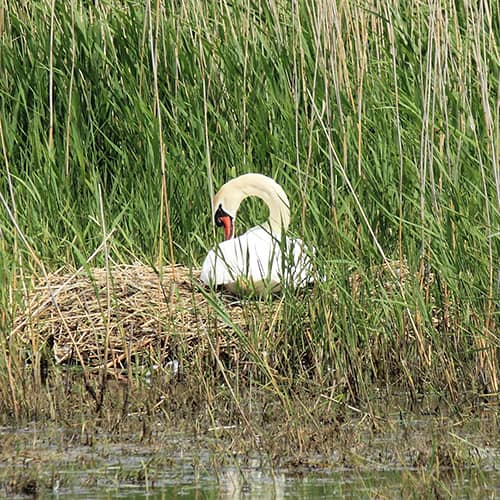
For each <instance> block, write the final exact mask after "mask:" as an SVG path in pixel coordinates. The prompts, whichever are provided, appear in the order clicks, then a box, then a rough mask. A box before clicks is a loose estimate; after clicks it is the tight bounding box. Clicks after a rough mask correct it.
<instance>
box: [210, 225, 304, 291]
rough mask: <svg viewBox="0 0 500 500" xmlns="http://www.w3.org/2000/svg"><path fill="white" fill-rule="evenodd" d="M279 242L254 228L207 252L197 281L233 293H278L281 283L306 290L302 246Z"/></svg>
mask: <svg viewBox="0 0 500 500" xmlns="http://www.w3.org/2000/svg"><path fill="white" fill-rule="evenodd" d="M278 238H279V237H277V236H275V235H273V234H272V233H270V232H269V230H267V229H265V228H264V227H261V226H257V227H254V228H252V229H250V230H248V231H247V232H246V233H245V234H242V235H241V236H239V237H238V238H232V239H230V240H226V241H223V242H222V243H220V244H219V245H218V246H217V247H216V248H215V249H214V250H210V252H208V255H207V257H206V258H205V261H204V262H203V267H202V269H201V275H200V279H201V280H202V281H203V282H204V283H205V284H207V285H215V286H217V285H223V286H224V287H225V288H227V289H228V290H229V291H231V292H233V293H243V292H250V293H251V292H256V293H263V292H265V291H278V290H279V289H280V288H281V285H282V283H286V284H288V285H292V286H294V287H301V286H305V285H306V284H307V283H308V282H310V281H311V273H312V264H311V260H310V258H309V256H308V255H307V253H306V249H305V248H304V243H303V242H302V240H300V239H297V238H286V241H285V242H284V243H282V242H281V241H280V240H279V239H278ZM282 247H283V249H284V250H285V252H286V253H285V254H284V255H283V252H282Z"/></svg>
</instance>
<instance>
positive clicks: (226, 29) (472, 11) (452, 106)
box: [0, 0, 500, 390]
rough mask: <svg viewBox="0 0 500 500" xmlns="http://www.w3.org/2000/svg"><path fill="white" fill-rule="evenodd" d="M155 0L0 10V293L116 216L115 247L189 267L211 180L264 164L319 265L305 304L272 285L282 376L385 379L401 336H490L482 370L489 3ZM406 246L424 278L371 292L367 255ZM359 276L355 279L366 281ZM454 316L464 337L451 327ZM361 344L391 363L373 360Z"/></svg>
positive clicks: (490, 234)
mask: <svg viewBox="0 0 500 500" xmlns="http://www.w3.org/2000/svg"><path fill="white" fill-rule="evenodd" d="M52 4H53V7H54V10H53V11H52V10H51V5H52ZM148 5H149V3H148V2H136V1H133V0H114V1H110V0H106V1H97V2H83V1H77V0H74V1H71V2H52V3H51V2H40V3H37V4H36V5H35V6H31V4H30V5H24V3H23V2H9V3H8V6H7V7H6V8H4V9H3V11H2V12H3V17H2V25H1V27H0V30H1V31H0V37H1V43H0V64H1V69H2V71H1V74H0V121H1V135H2V137H1V138H2V156H3V162H4V168H2V170H1V172H0V193H1V194H2V204H1V206H0V262H1V264H2V267H1V269H0V289H1V290H2V291H1V292H0V297H1V304H0V307H1V308H2V310H3V311H5V312H7V311H11V310H12V309H13V307H14V306H13V302H12V300H13V295H12V294H11V293H9V292H8V290H9V289H10V288H12V287H13V288H15V285H16V283H17V282H16V279H17V278H16V277H17V276H19V273H20V272H21V271H28V270H29V271H30V272H33V273H34V274H36V275H40V274H41V273H42V269H41V263H42V262H43V267H45V268H46V269H47V270H51V269H55V268H57V267H59V266H75V265H81V264H82V263H83V262H84V261H85V259H86V258H88V256H89V255H91V254H92V252H94V250H95V249H96V248H97V247H98V246H99V245H100V244H101V242H102V241H103V238H104V237H105V235H108V234H109V233H110V232H111V231H112V230H114V231H115V232H114V234H113V235H112V237H111V238H110V239H109V245H110V252H111V255H112V256H113V258H114V259H115V260H117V261H123V262H132V261H134V260H142V261H146V262H157V260H158V258H163V259H168V258H169V255H170V254H169V252H168V251H167V250H166V249H167V248H168V247H169V245H170V244H171V245H172V247H173V250H174V257H175V260H176V262H179V263H183V264H185V265H188V266H195V267H197V266H199V263H200V262H201V260H202V258H203V257H204V255H205V253H206V250H207V248H209V247H210V246H212V244H213V242H214V240H213V233H212V227H211V222H210V211H211V210H210V193H211V189H217V188H218V187H219V186H220V185H221V184H222V183H223V182H224V181H226V180H228V179H229V178H230V177H232V176H234V175H237V174H242V173H245V172H250V171H255V172H261V173H264V174H267V175H270V176H272V177H274V178H275V179H276V180H277V181H278V182H279V183H280V184H281V185H282V186H283V187H284V189H285V191H287V193H288V194H289V196H290V199H291V202H292V228H291V231H292V233H295V234H299V235H301V237H303V238H304V239H305V240H306V241H307V242H308V243H310V244H311V245H314V246H315V247H316V251H317V254H316V255H317V266H318V275H321V276H325V277H326V279H325V281H324V282H323V281H321V282H320V283H319V284H318V285H317V286H316V288H315V289H314V291H313V292H311V293H310V294H309V295H307V297H306V298H305V299H304V301H303V302H300V301H299V302H300V307H298V304H296V303H294V300H296V299H295V298H294V297H293V296H290V297H285V299H286V300H285V317H286V318H287V319H286V322H284V323H283V324H282V325H281V327H284V325H286V326H287V327H288V328H289V329H288V330H287V334H286V336H285V337H284V338H285V341H284V344H283V349H284V352H286V353H287V355H288V356H289V357H288V358H287V359H288V360H289V365H288V367H287V368H286V369H283V372H284V373H287V374H288V375H290V376H291V374H290V367H292V366H296V365H294V364H293V363H299V364H300V363H305V365H307V363H316V364H317V365H316V366H317V372H318V373H319V374H320V375H321V377H326V375H325V374H326V373H327V372H328V373H329V374H330V376H334V377H337V379H338V380H340V378H341V377H340V375H339V373H340V371H341V370H346V372H349V373H350V374H354V375H353V376H354V377H358V379H357V380H358V383H361V382H363V381H367V380H368V379H369V378H370V376H371V375H372V374H373V373H381V372H383V373H384V378H386V379H391V377H393V372H391V370H397V373H398V375H397V377H400V374H401V372H404V370H403V369H402V368H401V366H399V368H398V363H399V364H400V363H401V357H403V356H404V355H405V353H406V354H407V355H408V357H409V359H411V356H413V355H418V356H420V358H419V359H420V360H421V361H422V363H421V364H418V363H417V362H415V364H414V366H416V365H418V366H419V368H418V369H419V370H423V368H422V367H423V366H424V365H425V356H426V354H425V352H427V351H429V350H430V351H431V353H432V355H434V354H435V355H436V356H439V355H438V353H439V352H442V353H445V352H446V350H447V349H448V348H450V349H453V352H451V353H450V355H451V356H453V357H455V356H456V358H457V359H456V361H457V362H460V359H461V356H462V354H463V356H464V362H465V361H467V360H468V359H469V358H467V356H466V353H467V352H469V351H471V350H476V351H478V352H482V353H483V354H482V356H483V358H481V359H482V361H481V359H479V360H478V359H476V358H475V362H477V363H478V366H480V367H482V368H480V370H484V369H486V368H484V367H485V366H490V373H492V372H491V370H492V369H494V367H495V366H496V363H497V359H496V356H495V355H494V351H495V349H498V346H499V340H498V336H496V334H495V333H494V332H495V323H496V322H498V294H499V286H500V284H499V279H500V278H499V272H500V271H499V267H498V266H499V253H500V252H499V247H500V243H499V241H500V233H499V210H500V198H499V196H500V173H499V165H498V157H499V151H498V137H499V133H500V132H499V130H498V124H499V117H498V112H499V106H498V102H499V98H500V96H499V95H498V89H499V88H500V87H499V81H498V71H497V69H496V68H497V66H498V46H497V43H496V41H497V40H498V36H499V33H498V29H499V27H498V24H497V20H498V15H499V12H498V5H497V3H496V2H486V3H484V2H483V3H482V4H481V5H480V6H479V5H478V6H476V5H475V4H474V5H472V4H471V5H468V6H466V7H464V6H462V5H459V4H458V3H456V2H450V1H445V2H443V3H438V4H436V3H435V2H429V3H425V2H424V3H422V2H418V3H414V2H403V3H400V2H396V1H394V2H389V3H387V2H386V3H383V2H382V3H380V4H377V3H375V4H374V3H373V2H363V1H362V2H360V3H359V2H358V3H353V2H327V1H325V2H316V1H313V0H300V1H298V2H294V3H289V2H280V1H277V0H236V1H234V2H227V1H226V0H223V1H221V2H202V1H198V0H191V1H188V2H176V1H175V0H170V1H166V2H163V3H162V2H159V3H158V4H157V3H156V2H152V6H151V9H152V11H150V10H149V7H148ZM157 5H159V6H160V10H159V11H156V10H155V9H156V8H157ZM156 71H157V79H156V78H155V74H156ZM158 111H159V113H158ZM162 148H163V151H164V162H165V163H164V167H165V183H166V196H167V199H168V208H169V211H170V230H171V238H172V241H169V239H170V235H169V234H170V233H169V232H168V231H167V230H166V229H167V225H168V220H169V219H168V218H166V217H164V214H162V210H165V206H164V204H163V202H162V154H161V151H162ZM211 178H212V179H213V184H214V185H213V186H211V185H210V182H211ZM162 207H163V208H162ZM101 208H102V213H103V217H101V213H100V212H101ZM244 208H245V210H243V211H242V214H241V215H242V224H243V226H244V225H246V224H250V223H251V221H252V220H253V219H254V217H255V218H258V217H265V213H264V212H263V211H262V209H261V207H259V206H257V205H256V204H255V203H253V202H249V203H248V205H247V206H246V207H244ZM103 220H104V221H105V227H103V224H102V222H103ZM162 226H163V227H162ZM401 258H403V259H404V260H405V261H406V262H407V263H408V266H409V268H410V273H411V275H412V276H417V278H416V280H415V282H412V283H413V284H412V285H411V286H412V288H411V289H410V290H406V292H404V291H401V290H400V289H398V287H397V286H394V289H395V290H396V291H395V292H394V294H395V296H394V295H392V296H391V295H387V294H386V295H384V294H383V293H381V289H383V288H384V287H383V286H382V287H377V286H376V285H375V281H373V280H375V278H374V275H375V274H376V273H375V272H374V271H373V269H374V266H379V265H382V264H383V263H384V262H385V261H386V259H393V260H394V259H395V260H399V259H401ZM103 259H104V257H103V254H102V253H100V254H99V255H98V256H97V257H96V258H95V260H94V263H93V264H94V265H100V264H101V265H102V263H103ZM353 273H361V275H362V276H363V277H364V281H363V283H364V284H363V287H364V288H363V290H362V294H361V295H359V296H358V295H355V294H354V293H353V292H352V289H351V287H352V283H351V281H352V275H353ZM425 273H432V275H433V276H434V277H435V279H434V280H433V281H432V283H431V284H429V285H425V283H424V282H425V279H424V274H425ZM350 280H351V281H350ZM429 290H431V291H430V292H429ZM410 292H411V293H410ZM373 294H375V297H374V295H373ZM430 296H432V297H433V299H432V300H430V299H429V297H430ZM294 304H295V305H294ZM450 304H453V314H454V315H455V317H454V318H453V321H452V323H453V327H451V326H449V327H446V328H445V327H443V326H442V325H443V324H444V323H443V322H446V321H449V318H445V319H446V321H445V320H444V319H442V321H441V320H440V321H441V323H440V325H441V326H439V327H438V326H436V324H435V322H434V323H433V321H432V311H433V310H436V309H439V310H440V311H441V312H442V311H444V310H445V309H446V308H447V307H449V305H450ZM408 311H410V312H411V315H412V317H413V316H414V317H415V318H417V319H416V320H415V321H416V324H415V325H413V327H412V328H410V330H408V321H409V319H408ZM294 314H295V316H294ZM442 314H443V315H445V313H444V312H443V313H442ZM446 314H448V313H446ZM8 317H9V315H8V314H2V320H1V323H0V327H1V328H2V329H4V330H5V331H8V328H9V324H10V323H9V320H8ZM304 317H308V318H309V321H310V322H311V324H312V325H313V327H314V328H313V330H312V331H313V332H314V334H313V337H311V338H310V339H308V341H306V340H305V339H303V338H300V335H301V327H300V325H301V323H302V320H303V318H304ZM446 324H447V325H448V324H449V323H446ZM447 328H448V329H447ZM408 331H410V332H411V334H410V336H408ZM458 331H459V332H467V333H463V334H462V336H461V337H460V338H461V339H462V340H463V342H462V343H458V344H457V343H456V342H454V341H453V338H451V336H452V335H455V334H456V332H458ZM485 332H487V333H485ZM488 332H489V333H488ZM447 335H449V336H447ZM420 337H421V338H422V339H423V344H422V345H421V346H420V347H418V345H419V344H418V342H417V340H418V339H419V338H420ZM370 339H372V340H370ZM373 339H375V341H374V340H373ZM383 339H385V340H384V342H386V343H385V344H384V342H382V340H383ZM387 339H389V341H387ZM308 342H309V344H308ZM370 345H377V346H378V347H377V348H380V349H381V351H380V353H381V354H380V355H381V356H382V359H383V360H385V361H387V362H388V364H387V365H386V366H385V367H379V366H378V364H377V366H375V365H374V364H373V363H376V362H375V361H374V360H373V359H372V360H371V361H370V360H368V361H369V362H367V359H368V358H369V357H370V356H371V355H374V353H373V352H372V353H370V352H369V350H370ZM488 349H489V350H488ZM426 350H427V351H426ZM301 353H305V354H304V356H302V357H301ZM315 353H316V354H317V353H321V355H319V354H318V355H317V356H316V354H315ZM488 353H489V354H488ZM491 353H493V355H492V354H491ZM443 356H444V354H443ZM298 358H300V359H298ZM446 359H447V358H445V357H443V358H442V360H443V363H445V362H446ZM485 360H486V361H485ZM488 360H489V361H488ZM488 363H490V365H488ZM327 366H330V369H329V370H330V371H328V370H327ZM405 366H407V367H408V369H411V368H412V367H411V366H409V365H405ZM439 366H442V365H437V367H436V370H435V371H434V372H433V373H434V374H435V375H437V374H438V373H439ZM353 367H356V368H355V369H354V368H353ZM405 370H406V368H405ZM459 371H460V370H457V373H458V372H459ZM473 371H474V370H473V369H472V368H471V369H470V370H469V372H468V373H472V372H473ZM429 373H430V372H429ZM332 374H334V375H332ZM356 374H357V375H356ZM321 377H320V378H321ZM417 378H418V376H417ZM490 378H491V376H490ZM408 379H410V377H409V378H408ZM421 380H422V383H423V384H425V383H426V380H427V379H426V378H425V377H424V376H422V377H421ZM496 383H498V382H496ZM491 384H493V385H491ZM410 385H411V384H410ZM486 386H487V388H488V390H491V389H492V388H494V387H496V390H498V387H497V386H495V384H494V383H493V381H492V380H490V381H489V382H488V383H487V384H486Z"/></svg>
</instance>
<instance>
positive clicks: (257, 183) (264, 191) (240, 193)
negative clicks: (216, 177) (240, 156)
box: [214, 174, 290, 235]
mask: <svg viewBox="0 0 500 500" xmlns="http://www.w3.org/2000/svg"><path fill="white" fill-rule="evenodd" d="M248 196H256V197H258V198H260V199H261V200H263V201H264V203H266V205H267V206H268V207H269V220H268V222H267V226H268V227H269V230H270V231H271V232H272V233H273V234H275V235H280V234H281V233H282V232H285V231H286V230H287V229H288V226H289V224H290V208H289V207H290V204H289V201H288V196H287V195H286V193H285V191H283V189H282V188H281V186H280V185H279V184H278V183H276V182H275V181H274V180H273V179H271V178H270V177H266V176H265V175H261V174H245V175H242V176H240V177H237V178H236V179H233V180H231V181H229V182H227V183H226V184H224V186H222V188H221V189H220V190H219V192H218V193H217V194H216V195H215V197H214V212H215V211H216V210H217V209H218V208H219V206H222V209H223V210H224V211H225V212H226V213H228V214H229V215H230V216H231V217H233V218H236V213H237V212H238V208H239V207H240V205H241V202H242V201H243V200H244V199H245V198H247V197H248ZM264 226H266V225H264Z"/></svg>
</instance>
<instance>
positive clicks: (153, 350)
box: [13, 264, 247, 373]
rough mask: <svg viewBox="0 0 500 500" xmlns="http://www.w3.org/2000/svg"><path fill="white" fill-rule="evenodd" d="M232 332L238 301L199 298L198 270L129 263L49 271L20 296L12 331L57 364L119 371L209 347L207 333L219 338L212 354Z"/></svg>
mask: <svg viewBox="0 0 500 500" xmlns="http://www.w3.org/2000/svg"><path fill="white" fill-rule="evenodd" d="M214 301H215V302H214ZM218 307H221V308H222V309H219V308H218ZM227 307H230V317H228V316H227V315H224V314H221V312H220V311H221V310H225V309H226V308H227ZM237 328H240V329H241V330H243V331H244V330H246V329H247V326H246V319H245V314H244V311H243V307H242V306H241V304H240V303H239V302H238V301H235V299H234V297H230V296H224V295H217V296H216V297H215V296H213V295H210V294H208V293H206V291H204V290H203V288H202V287H201V284H200V282H199V279H198V273H196V272H193V271H192V270H190V269H187V268H185V267H180V266H166V267H165V268H164V269H162V270H161V272H155V271H154V270H153V269H152V268H151V267H148V266H144V265H137V264H136V265H120V266H113V267H112V268H111V269H102V268H95V269H90V270H89V271H87V272H85V271H80V272H75V273H72V274H60V273H54V274H50V275H49V276H48V277H47V279H46V280H44V281H43V282H42V283H39V284H37V285H36V286H35V287H34V288H33V289H31V290H30V291H29V295H27V296H26V297H25V301H24V310H23V312H22V314H20V315H18V317H17V319H16V321H15V324H14V328H13V334H15V335H17V336H18V337H19V338H20V339H21V340H22V341H23V342H24V343H26V345H29V346H30V350H31V351H35V350H36V349H35V348H37V350H38V351H43V352H46V353H47V352H49V354H50V350H52V356H53V359H54V361H55V362H56V363H58V364H61V363H73V364H75V363H76V364H80V365H81V366H83V367H85V368H89V369H91V370H92V369H99V368H102V367H104V366H106V367H107V368H108V369H109V370H111V371H114V372H115V373H120V372H121V371H123V370H125V369H126V367H127V366H128V365H129V364H130V362H131V361H137V359H138V358H139V359H141V360H143V359H144V358H145V357H147V358H149V360H150V362H153V363H162V364H165V363H166V362H168V361H169V360H170V362H176V359H178V358H179V357H180V356H183V357H185V356H187V355H189V350H190V348H192V347H193V346H195V345H196V346H197V347H199V346H200V343H201V344H205V345H206V347H207V349H208V350H210V348H212V349H213V346H211V343H212V340H211V339H210V337H209V336H208V334H207V332H208V331H209V330H210V332H214V331H215V332H218V333H220V336H218V337H217V348H218V349H221V348H224V347H231V346H234V344H235V343H236V338H235V337H236V335H235V333H234V331H235V329H237ZM179 350H182V352H181V353H179V352H178V351H179Z"/></svg>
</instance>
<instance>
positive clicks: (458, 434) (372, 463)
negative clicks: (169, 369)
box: [0, 420, 500, 500]
mask: <svg viewBox="0 0 500 500" xmlns="http://www.w3.org/2000/svg"><path fill="white" fill-rule="evenodd" d="M432 424H433V425H431V422H430V421H427V420H421V421H417V420H415V421H412V422H410V423H408V422H407V423H406V424H405V426H406V427H405V430H404V433H405V434H407V435H409V436H411V446H407V445H406V444H404V443H403V440H402V438H401V433H399V432H397V433H395V432H394V428H393V430H392V431H391V432H387V433H385V432H378V433H376V434H373V433H369V432H367V431H360V433H359V436H357V442H358V445H357V446H356V447H355V448H352V449H349V450H344V451H343V452H342V453H339V454H338V456H331V457H319V456H318V457H312V459H311V457H310V456H309V457H307V459H304V461H303V463H300V461H299V462H297V461H296V460H295V458H293V457H289V458H290V460H287V459H286V457H285V459H284V460H278V461H277V462H278V463H283V464H285V465H280V466H277V467H274V468H271V467H270V466H269V462H270V460H269V459H268V458H267V457H266V455H265V454H264V453H260V454H258V453H257V454H255V455H254V456H248V455H246V456H244V455H239V454H237V453H232V452H231V451H230V446H229V445H228V443H224V444H222V443H221V442H220V441H218V440H215V439H209V438H207V437H206V436H204V437H202V438H201V439H200V438H199V437H195V436H187V435H182V434H179V433H174V432H170V433H168V432H164V433H158V435H157V436H152V438H151V439H149V440H148V442H147V443H144V442H140V441H138V439H137V437H134V436H120V438H119V440H117V438H116V436H110V435H92V436H88V435H86V433H85V431H82V429H80V433H76V432H75V431H74V430H71V429H60V428H54V427H52V428H50V427H45V428H39V427H37V426H36V425H31V426H28V427H26V428H23V429H14V428H5V427H4V428H0V437H1V444H0V496H2V495H9V496H11V497H13V498H25V497H30V496H34V495H40V496H42V497H43V498H53V499H55V498H63V497H64V498H68V497H69V498H76V499H78V498H96V499H106V498H127V499H146V498H147V499H163V498H165V499H172V498H182V499H216V498H217V499H219V498H221V499H238V498H243V499H252V500H253V499H281V498H287V499H303V498H308V499H309V498H311V499H321V498H336V497H337V498H339V497H343V498H373V497H377V496H378V497H389V498H394V497H396V498H397V497H405V498H406V497H411V496H436V495H438V494H441V495H444V496H449V495H452V496H453V497H457V498H471V497H474V498H476V497H484V496H487V497H491V498H494V497H495V496H498V495H499V494H500V450H499V444H498V437H497V436H495V435H494V434H491V428H488V429H489V430H485V429H484V428H482V427H481V425H477V426H475V432H472V431H471V430H470V428H468V429H467V430H465V429H463V428H461V427H460V428H454V427H453V426H451V427H449V426H447V427H446V430H445V431H443V432H445V435H441V436H438V437H439V443H440V444H439V446H434V445H433V444H432V443H433V442H435V438H436V435H435V434H434V433H435V430H436V427H435V422H432ZM431 427H432V429H433V430H432V432H431V431H430V429H431ZM397 429H399V427H398V428H397ZM450 429H451V430H450ZM446 443H449V447H450V448H449V450H452V451H453V454H451V452H449V451H447V450H448V448H446V449H444V444H446ZM433 446H434V448H433ZM443 450H444V451H443ZM412 453H416V454H415V456H413V455H412ZM345 457H348V460H347V459H346V458H345ZM281 458H283V457H281ZM448 459H449V461H450V462H449V463H447V460H448ZM287 462H288V463H289V464H291V463H293V465H286V463H287ZM274 463H276V460H275V462H274Z"/></svg>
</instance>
